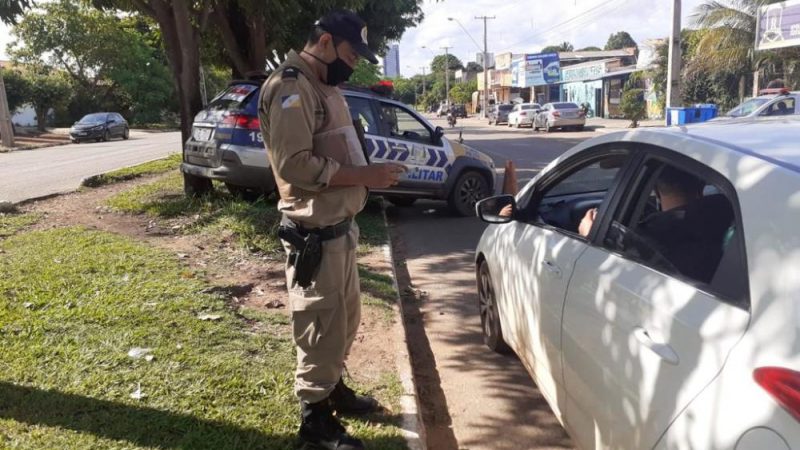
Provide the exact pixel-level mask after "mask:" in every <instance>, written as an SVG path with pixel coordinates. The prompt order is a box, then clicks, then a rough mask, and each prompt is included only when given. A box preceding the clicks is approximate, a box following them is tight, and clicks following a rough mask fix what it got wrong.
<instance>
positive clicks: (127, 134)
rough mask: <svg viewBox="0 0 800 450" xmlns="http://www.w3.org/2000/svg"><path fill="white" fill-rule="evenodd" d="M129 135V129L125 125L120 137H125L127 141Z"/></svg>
mask: <svg viewBox="0 0 800 450" xmlns="http://www.w3.org/2000/svg"><path fill="white" fill-rule="evenodd" d="M130 137H131V129H130V128H127V127H126V128H125V131H123V132H122V139H125V140H126V141H127V140H128V139H129V138H130Z"/></svg>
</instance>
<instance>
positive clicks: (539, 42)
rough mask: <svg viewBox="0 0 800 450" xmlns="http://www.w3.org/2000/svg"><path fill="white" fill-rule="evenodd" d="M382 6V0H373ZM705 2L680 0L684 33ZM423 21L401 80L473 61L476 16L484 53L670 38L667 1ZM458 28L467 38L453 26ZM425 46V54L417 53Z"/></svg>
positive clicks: (454, 11)
mask: <svg viewBox="0 0 800 450" xmlns="http://www.w3.org/2000/svg"><path fill="white" fill-rule="evenodd" d="M375 1H380V0H375ZM703 1H704V0H683V7H682V9H683V11H682V12H683V14H682V16H683V22H682V25H683V26H684V27H687V26H691V18H690V16H691V15H692V14H693V13H694V11H695V9H696V8H697V6H698V5H699V4H701V3H702V2H703ZM422 2H423V11H424V13H425V19H424V20H423V21H422V22H421V23H420V24H419V25H418V26H417V27H416V28H412V29H409V30H406V32H405V34H404V35H403V37H402V39H401V40H400V71H401V73H402V74H403V75H404V76H411V75H414V74H417V73H421V72H422V69H421V67H422V66H423V65H424V66H427V67H430V62H431V60H432V59H433V56H434V54H441V53H443V52H444V50H441V47H444V46H448V47H449V46H451V47H453V48H452V49H450V50H449V51H450V53H452V54H454V55H456V56H457V57H458V58H459V59H461V60H462V61H463V62H464V63H466V62H468V61H474V60H475V54H476V53H477V52H479V51H481V49H482V47H483V21H482V20H476V19H475V16H483V15H487V16H495V17H496V18H495V19H492V20H489V21H488V29H489V32H488V49H489V52H493V53H495V54H498V53H502V52H505V51H513V52H515V53H526V52H527V53H535V52H538V51H539V50H541V48H542V47H544V46H547V45H554V44H559V43H561V42H563V41H568V42H570V43H572V45H574V46H575V48H576V49H578V48H582V47H587V46H590V45H594V46H597V47H600V48H602V47H603V46H604V45H605V43H606V41H607V40H608V36H609V35H610V34H611V33H614V32H617V31H623V30H624V31H627V32H628V33H630V34H631V36H633V39H634V40H635V41H636V42H641V41H643V40H645V39H650V38H661V37H666V36H669V31H670V26H671V17H672V10H671V7H672V1H671V0H440V1H438V2H437V1H435V0H422ZM448 17H453V18H454V19H457V20H458V22H460V23H461V24H462V25H463V27H464V28H466V30H467V31H468V32H469V34H470V35H472V37H473V38H474V39H475V41H476V42H477V44H476V43H475V42H473V41H472V40H471V39H470V37H469V36H468V35H467V33H465V32H464V30H463V29H462V28H461V27H460V26H459V24H458V22H456V21H449V20H447V18H448ZM11 41H13V37H12V36H11V34H10V30H9V27H8V26H7V25H5V24H0V59H8V58H7V54H6V46H7V44H8V43H9V42H11ZM422 46H427V47H428V48H427V49H424V48H421V47H422Z"/></svg>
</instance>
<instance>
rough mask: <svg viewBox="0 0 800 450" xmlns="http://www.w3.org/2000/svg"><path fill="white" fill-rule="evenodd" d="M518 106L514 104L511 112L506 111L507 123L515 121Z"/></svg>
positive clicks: (511, 123)
mask: <svg viewBox="0 0 800 450" xmlns="http://www.w3.org/2000/svg"><path fill="white" fill-rule="evenodd" d="M519 107H520V106H519V105H514V107H513V108H511V112H509V113H508V124H509V125H513V124H514V123H516V120H517V113H518V111H519Z"/></svg>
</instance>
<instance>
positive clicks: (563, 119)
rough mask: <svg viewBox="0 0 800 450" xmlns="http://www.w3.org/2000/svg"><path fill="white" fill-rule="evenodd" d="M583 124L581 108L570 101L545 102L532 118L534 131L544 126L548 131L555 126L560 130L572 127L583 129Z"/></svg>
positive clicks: (583, 117)
mask: <svg viewBox="0 0 800 450" xmlns="http://www.w3.org/2000/svg"><path fill="white" fill-rule="evenodd" d="M585 125H586V115H585V114H584V113H583V110H581V107H580V106H578V105H576V104H575V103H570V102H555V103H545V105H544V106H542V108H541V111H540V112H539V113H538V114H536V116H535V117H534V120H533V130H534V131H538V130H539V128H544V131H546V132H548V133H549V132H551V131H553V130H554V129H556V128H560V129H562V130H566V129H567V128H572V129H574V130H577V131H583V127H584V126H585Z"/></svg>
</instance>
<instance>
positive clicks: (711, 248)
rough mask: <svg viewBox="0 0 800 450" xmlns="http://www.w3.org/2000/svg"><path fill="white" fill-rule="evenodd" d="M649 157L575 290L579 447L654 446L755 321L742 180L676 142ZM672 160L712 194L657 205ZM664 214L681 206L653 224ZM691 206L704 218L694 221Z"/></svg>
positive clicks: (572, 399) (579, 265)
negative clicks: (739, 192) (658, 228)
mask: <svg viewBox="0 0 800 450" xmlns="http://www.w3.org/2000/svg"><path fill="white" fill-rule="evenodd" d="M642 160H643V163H642V164H641V165H640V166H639V167H637V168H636V170H635V171H633V172H632V175H631V176H630V177H629V179H630V182H626V188H625V189H624V190H623V189H620V190H618V191H617V192H618V194H617V195H618V198H615V199H612V201H611V204H612V205H613V209H612V210H610V211H609V214H606V215H604V217H603V219H602V221H603V223H602V224H601V225H596V227H595V228H596V230H595V231H594V233H595V235H594V236H593V241H592V242H593V245H591V246H589V247H588V248H587V249H586V251H585V252H583V253H582V254H581V255H580V258H579V259H578V261H577V262H576V264H575V268H574V272H573V274H572V279H571V280H570V285H569V288H568V290H567V296H566V302H565V304H564V316H563V321H562V355H563V370H564V386H565V390H566V405H565V407H564V419H565V424H566V426H567V428H568V429H569V431H570V434H571V435H572V436H573V438H574V439H575V441H576V442H577V444H578V447H580V448H587V449H591V448H652V447H653V446H654V445H655V444H656V443H657V441H658V439H659V437H660V436H661V435H662V434H663V433H664V432H665V431H666V429H667V428H668V427H669V424H670V423H671V422H672V420H673V419H674V418H675V417H677V415H678V414H679V413H680V411H681V410H683V409H684V408H685V407H686V406H687V405H688V404H689V402H691V401H692V399H693V398H695V397H696V396H697V395H698V394H699V393H700V392H701V391H702V390H703V389H705V388H706V387H707V386H708V385H709V384H710V383H711V382H712V381H713V380H714V378H715V377H716V376H717V375H718V374H719V372H720V371H721V370H722V366H723V364H724V362H725V360H726V358H727V356H728V353H729V352H730V351H731V350H732V348H733V346H734V345H735V344H736V343H737V342H738V340H739V339H740V338H741V336H742V335H743V334H744V332H745V330H746V328H747V324H748V321H749V313H748V308H749V301H748V300H747V295H748V294H747V281H746V280H747V273H746V270H745V269H744V261H745V259H744V243H743V240H742V238H741V233H740V232H736V230H742V227H741V218H740V216H739V209H738V203H737V201H736V195H735V190H734V189H733V187H732V186H731V185H730V184H729V183H728V182H727V180H725V179H724V177H722V176H721V175H719V174H718V173H716V172H713V171H711V169H709V168H707V167H705V166H702V165H701V164H699V163H698V162H696V161H694V160H691V159H688V158H686V157H681V156H679V155H677V154H676V153H673V152H670V151H667V150H663V149H651V150H648V152H647V155H646V157H645V156H643V157H642ZM667 168H670V169H669V171H671V172H676V171H677V172H679V173H683V174H684V179H689V178H691V179H695V180H700V181H701V183H703V184H704V185H705V188H704V189H703V195H701V196H698V197H697V198H695V199H693V200H691V201H690V202H688V203H686V205H685V206H681V207H680V208H677V209H673V210H670V211H671V212H670V211H659V207H661V208H663V207H664V205H665V203H661V204H660V206H659V200H658V199H659V198H664V195H666V194H661V197H659V196H657V195H655V193H657V192H658V186H659V183H661V182H662V181H663V178H664V177H665V176H666V175H665V174H666V173H667V170H668V169H667ZM687 174H688V177H687V176H686V175H687ZM662 189H666V188H662ZM695 192H696V191H695ZM708 192H712V193H714V195H711V194H708V195H706V193H708ZM703 202H705V203H707V205H705V206H703V207H702V208H701V207H699V206H696V205H703ZM711 205H716V206H714V207H713V208H712V207H711ZM715 208H716V209H715ZM659 214H661V215H662V216H661V217H662V218H663V217H665V216H663V215H667V216H669V215H670V214H673V215H674V216H673V220H674V222H673V225H672V226H670V227H667V228H664V229H663V230H662V232H661V233H660V235H659V234H653V232H652V231H647V230H648V228H647V227H648V226H649V225H650V224H652V223H653V222H654V221H653V220H652V219H653V217H659V216H658V215H659ZM654 215H656V216H654ZM681 217H682V219H681V220H689V218H691V220H692V221H693V222H691V223H693V224H694V225H693V226H692V227H689V228H685V227H684V226H688V225H686V224H688V223H690V222H679V221H677V219H676V218H681ZM682 230H689V231H690V232H684V231H682ZM695 236H702V238H700V237H695ZM697 419H698V420H703V418H697Z"/></svg>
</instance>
